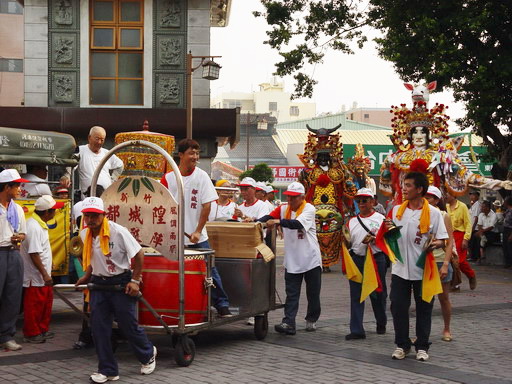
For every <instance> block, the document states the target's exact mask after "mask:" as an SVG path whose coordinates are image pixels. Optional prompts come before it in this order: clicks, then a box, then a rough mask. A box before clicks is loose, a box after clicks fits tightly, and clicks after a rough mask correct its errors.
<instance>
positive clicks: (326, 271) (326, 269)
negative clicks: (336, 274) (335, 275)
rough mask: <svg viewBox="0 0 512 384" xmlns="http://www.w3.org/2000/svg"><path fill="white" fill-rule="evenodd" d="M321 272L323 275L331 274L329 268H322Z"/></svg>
mask: <svg viewBox="0 0 512 384" xmlns="http://www.w3.org/2000/svg"><path fill="white" fill-rule="evenodd" d="M322 272H323V273H329V272H331V268H329V267H323V268H322Z"/></svg>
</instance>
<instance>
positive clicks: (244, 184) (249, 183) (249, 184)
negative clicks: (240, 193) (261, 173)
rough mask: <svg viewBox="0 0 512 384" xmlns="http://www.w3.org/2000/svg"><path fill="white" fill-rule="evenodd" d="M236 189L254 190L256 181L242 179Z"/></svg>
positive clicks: (246, 178)
mask: <svg viewBox="0 0 512 384" xmlns="http://www.w3.org/2000/svg"><path fill="white" fill-rule="evenodd" d="M237 186H238V187H253V188H256V180H254V179H253V178H252V177H244V178H243V179H242V181H241V182H240V184H237Z"/></svg>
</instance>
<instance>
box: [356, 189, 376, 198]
mask: <svg viewBox="0 0 512 384" xmlns="http://www.w3.org/2000/svg"><path fill="white" fill-rule="evenodd" d="M359 196H364V197H371V198H372V199H373V198H374V197H375V196H374V195H373V192H372V190H371V189H370V188H361V189H359V190H358V191H357V193H356V195H355V196H354V197H359Z"/></svg>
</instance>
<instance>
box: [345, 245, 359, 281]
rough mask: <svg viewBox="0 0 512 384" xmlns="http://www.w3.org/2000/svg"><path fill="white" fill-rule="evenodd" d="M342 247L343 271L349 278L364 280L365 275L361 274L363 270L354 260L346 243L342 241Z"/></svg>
mask: <svg viewBox="0 0 512 384" xmlns="http://www.w3.org/2000/svg"><path fill="white" fill-rule="evenodd" d="M341 247H342V255H341V257H342V269H343V273H345V275H346V276H347V279H349V280H352V281H355V282H356V283H360V282H361V281H363V276H362V275H361V271H360V270H359V268H357V265H356V264H355V263H354V260H352V256H350V253H349V252H348V249H347V247H346V245H345V243H343V242H342V243H341Z"/></svg>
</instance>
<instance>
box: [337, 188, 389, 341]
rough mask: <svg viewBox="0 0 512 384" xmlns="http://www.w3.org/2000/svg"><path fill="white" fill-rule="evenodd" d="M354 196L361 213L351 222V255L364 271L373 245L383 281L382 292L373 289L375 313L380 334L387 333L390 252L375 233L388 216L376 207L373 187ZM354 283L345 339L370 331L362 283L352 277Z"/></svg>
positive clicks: (371, 297) (363, 335)
mask: <svg viewBox="0 0 512 384" xmlns="http://www.w3.org/2000/svg"><path fill="white" fill-rule="evenodd" d="M354 200H355V201H356V203H357V206H358V207H359V213H358V214H357V216H355V217H352V218H351V219H350V221H349V222H348V229H349V232H350V241H351V247H350V255H351V256H352V259H353V260H354V263H355V264H356V266H357V268H359V270H360V271H363V270H364V263H365V260H366V251H367V248H368V247H371V249H372V251H373V257H374V260H375V264H376V266H377V272H378V274H379V278H380V281H381V283H382V292H373V293H372V294H371V295H370V301H371V303H372V308H373V313H374V315H375V320H376V322H377V334H379V335H382V334H384V333H386V324H387V316H386V298H387V296H388V294H387V287H386V270H387V268H386V255H385V254H384V252H382V250H381V249H380V248H379V247H377V245H375V237H376V235H377V232H378V231H379V228H380V226H381V225H382V222H383V221H384V216H383V215H382V214H380V213H378V212H376V211H375V208H374V203H375V200H374V195H373V191H372V190H371V189H370V188H361V189H359V190H358V191H357V193H356V195H355V197H354ZM349 284H350V333H349V334H348V335H346V336H345V340H357V339H365V338H366V332H365V329H364V326H363V316H364V301H363V302H362V303H361V302H360V298H361V289H362V284H361V283H356V282H355V281H352V280H349Z"/></svg>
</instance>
